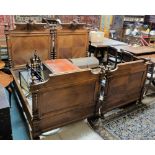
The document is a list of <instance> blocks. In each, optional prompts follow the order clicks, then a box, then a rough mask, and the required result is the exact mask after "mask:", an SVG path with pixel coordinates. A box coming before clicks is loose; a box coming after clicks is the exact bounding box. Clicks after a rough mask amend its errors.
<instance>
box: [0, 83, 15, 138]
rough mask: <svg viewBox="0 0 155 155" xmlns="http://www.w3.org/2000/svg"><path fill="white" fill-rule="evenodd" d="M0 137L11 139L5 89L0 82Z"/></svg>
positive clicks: (8, 108) (8, 107)
mask: <svg viewBox="0 0 155 155" xmlns="http://www.w3.org/2000/svg"><path fill="white" fill-rule="evenodd" d="M0 139H1V140H2V139H3V140H9V139H10V140H11V139H12V129H11V119H10V106H9V102H8V100H7V97H6V94H5V89H4V88H3V87H2V86H1V84H0Z"/></svg>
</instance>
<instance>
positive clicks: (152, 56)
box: [138, 54, 155, 63]
mask: <svg viewBox="0 0 155 155" xmlns="http://www.w3.org/2000/svg"><path fill="white" fill-rule="evenodd" d="M138 58H147V59H151V61H152V62H153V63H155V54H147V55H141V56H138Z"/></svg>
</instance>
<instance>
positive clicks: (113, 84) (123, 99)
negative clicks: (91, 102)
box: [101, 60, 147, 114]
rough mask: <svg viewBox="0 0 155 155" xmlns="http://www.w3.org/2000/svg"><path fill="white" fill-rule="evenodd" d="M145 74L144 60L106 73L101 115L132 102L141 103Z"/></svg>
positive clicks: (123, 65) (127, 63) (121, 65)
mask: <svg viewBox="0 0 155 155" xmlns="http://www.w3.org/2000/svg"><path fill="white" fill-rule="evenodd" d="M146 74H147V64H146V63H145V62H144V60H137V61H132V62H125V63H121V64H118V65H117V68H115V69H114V70H109V71H108V72H107V73H106V84H105V89H104V99H103V102H102V106H101V112H102V114H104V113H106V112H108V111H110V110H112V109H114V108H117V107H121V106H124V105H126V104H129V103H132V102H134V101H139V102H141V99H142V96H143V91H144V84H145V80H146Z"/></svg>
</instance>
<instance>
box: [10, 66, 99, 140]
mask: <svg viewBox="0 0 155 155" xmlns="http://www.w3.org/2000/svg"><path fill="white" fill-rule="evenodd" d="M20 70H22V68H20V69H12V71H11V72H12V75H13V77H14V80H15V82H14V84H15V88H16V90H17V93H18V96H19V98H20V101H21V105H22V108H23V112H25V114H26V117H27V120H28V124H29V126H30V129H31V130H30V131H31V132H30V133H31V137H32V138H33V139H35V138H38V137H39V135H40V134H41V133H43V132H46V131H49V130H51V129H55V128H58V127H61V126H64V125H66V124H69V123H71V122H75V121H78V120H82V119H84V118H87V117H90V116H94V115H95V114H96V107H97V97H98V90H99V74H93V73H91V71H90V70H89V69H86V70H80V71H77V72H71V73H63V74H58V75H57V74H55V75H53V74H49V79H48V80H47V81H46V82H43V83H39V84H36V85H32V86H31V87H30V92H31V93H32V107H31V106H30V103H28V100H27V98H26V96H25V95H24V93H23V91H22V89H21V87H20V84H19V76H18V75H19V71H20Z"/></svg>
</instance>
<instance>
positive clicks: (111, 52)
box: [107, 47, 121, 68]
mask: <svg viewBox="0 0 155 155" xmlns="http://www.w3.org/2000/svg"><path fill="white" fill-rule="evenodd" d="M118 63H121V52H119V51H117V49H116V48H114V47H109V48H108V53H107V64H112V65H113V66H114V68H116V66H117V64H118Z"/></svg>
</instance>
